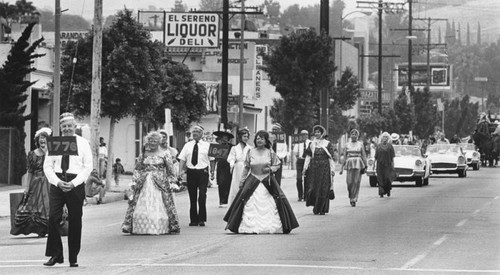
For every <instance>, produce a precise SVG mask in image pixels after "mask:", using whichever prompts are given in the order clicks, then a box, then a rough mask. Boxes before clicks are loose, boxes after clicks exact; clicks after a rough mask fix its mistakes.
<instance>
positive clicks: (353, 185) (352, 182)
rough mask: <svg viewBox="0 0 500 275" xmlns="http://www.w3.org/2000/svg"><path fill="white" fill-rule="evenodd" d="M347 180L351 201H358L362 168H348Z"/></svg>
mask: <svg viewBox="0 0 500 275" xmlns="http://www.w3.org/2000/svg"><path fill="white" fill-rule="evenodd" d="M346 181H347V191H348V192H349V200H350V201H351V202H357V201H358V195H359V186H360V183H361V170H360V169H347V175H346Z"/></svg>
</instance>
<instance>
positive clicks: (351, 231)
mask: <svg viewBox="0 0 500 275" xmlns="http://www.w3.org/2000/svg"><path fill="white" fill-rule="evenodd" d="M499 179H500V169H498V168H482V169H481V170H479V171H469V173H468V175H467V177H466V178H458V177H457V175H434V176H432V177H431V179H430V182H429V186H424V187H416V186H415V185H414V184H412V183H403V184H401V183H399V182H395V186H394V188H393V190H392V196H391V197H390V198H387V197H384V198H380V197H379V196H378V191H377V188H372V187H369V184H368V178H367V177H366V176H363V179H362V183H361V190H360V198H359V200H358V204H357V206H356V207H351V206H350V205H349V199H348V198H347V189H346V184H345V174H344V175H338V173H337V175H336V176H335V193H336V198H335V200H334V201H333V202H332V204H331V205H330V213H328V214H326V215H325V216H319V215H313V213H312V208H306V207H305V205H304V203H303V202H298V201H297V195H296V188H295V179H294V178H293V177H292V176H290V177H287V178H285V179H283V181H282V187H283V190H284V191H285V193H286V195H287V197H288V199H289V201H290V203H291V205H292V207H293V209H294V211H295V215H296V216H297V219H298V221H299V223H300V227H299V228H297V229H295V230H293V231H292V233H291V234H289V235H238V234H233V233H230V232H229V231H224V227H225V222H224V221H223V220H222V217H223V216H224V214H225V212H226V211H227V208H219V206H218V194H217V187H212V188H209V189H208V199H207V210H208V221H207V224H206V227H189V226H188V223H189V200H188V195H187V192H183V193H179V194H177V197H176V203H177V211H178V214H179V218H180V224H181V233H180V234H178V235H161V236H137V235H134V236H131V235H127V234H123V233H121V230H120V225H121V222H122V221H123V218H124V215H125V210H126V208H127V203H126V201H118V202H114V203H107V204H104V205H89V206H85V208H84V221H83V238H82V250H81V252H80V255H79V258H78V262H79V264H80V267H78V268H71V269H70V268H69V267H68V261H67V246H66V245H67V243H66V238H63V242H64V246H65V247H64V249H65V251H64V257H65V262H64V264H60V265H56V266H54V267H44V266H43V265H42V263H43V262H45V261H46V260H47V259H48V258H47V257H45V256H44V254H45V243H46V238H38V237H35V235H32V236H11V235H9V230H10V220H9V219H8V218H2V219H0V255H2V257H1V258H0V274H59V273H67V272H72V273H79V274H90V273H92V274H146V273H149V274H443V273H446V274H450V273H452V274H453V273H454V274H475V273H485V274H492V273H496V274H500V199H499V198H500V182H499Z"/></svg>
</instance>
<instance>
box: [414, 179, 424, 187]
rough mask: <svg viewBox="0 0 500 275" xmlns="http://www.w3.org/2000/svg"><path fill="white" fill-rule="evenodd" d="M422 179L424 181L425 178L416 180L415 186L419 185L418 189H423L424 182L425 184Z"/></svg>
mask: <svg viewBox="0 0 500 275" xmlns="http://www.w3.org/2000/svg"><path fill="white" fill-rule="evenodd" d="M422 179H423V178H417V179H416V180H415V185H417V187H421V186H422V182H423V180H422Z"/></svg>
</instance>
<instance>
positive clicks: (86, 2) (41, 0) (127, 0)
mask: <svg viewBox="0 0 500 275" xmlns="http://www.w3.org/2000/svg"><path fill="white" fill-rule="evenodd" d="M28 1H30V2H32V3H33V5H34V6H35V7H37V8H39V9H48V10H54V9H55V8H54V7H55V0H28ZM230 1H231V2H232V1H233V0H230ZM274 1H277V2H278V3H280V5H281V11H283V10H284V9H286V8H287V7H289V6H291V5H295V4H298V5H299V6H309V5H315V4H319V3H320V0H274ZM0 2H7V3H11V4H13V3H15V2H16V1H15V0H0ZM263 2H264V0H247V1H246V2H245V5H247V6H252V5H254V6H255V5H260V4H262V3H263ZM60 3H61V9H62V10H64V9H69V10H68V11H66V13H68V14H76V15H80V16H82V17H84V18H85V19H88V20H92V18H93V16H94V11H93V9H94V0H60ZM183 3H184V4H186V5H187V6H188V9H191V8H199V3H200V0H183ZM344 3H346V6H347V10H349V9H354V7H355V5H356V0H344ZM149 6H155V7H156V8H158V9H164V10H167V11H168V10H170V9H171V8H172V7H173V6H174V0H103V15H104V16H105V17H106V16H109V15H113V14H115V13H116V11H117V10H121V9H123V8H124V7H127V8H128V9H132V10H134V11H137V10H138V9H142V10H148V7H149Z"/></svg>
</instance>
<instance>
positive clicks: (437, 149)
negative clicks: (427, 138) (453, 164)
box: [427, 144, 460, 154]
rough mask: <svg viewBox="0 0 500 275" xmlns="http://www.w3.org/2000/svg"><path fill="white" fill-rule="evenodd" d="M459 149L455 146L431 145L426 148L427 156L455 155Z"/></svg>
mask: <svg viewBox="0 0 500 275" xmlns="http://www.w3.org/2000/svg"><path fill="white" fill-rule="evenodd" d="M459 150H460V147H459V146H458V145H456V144H433V145H429V146H428V147H427V153H428V154H445V153H457V152H459Z"/></svg>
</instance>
